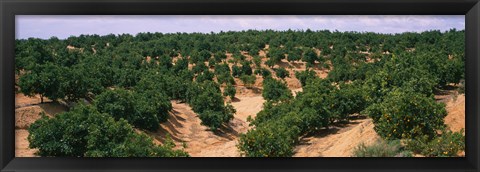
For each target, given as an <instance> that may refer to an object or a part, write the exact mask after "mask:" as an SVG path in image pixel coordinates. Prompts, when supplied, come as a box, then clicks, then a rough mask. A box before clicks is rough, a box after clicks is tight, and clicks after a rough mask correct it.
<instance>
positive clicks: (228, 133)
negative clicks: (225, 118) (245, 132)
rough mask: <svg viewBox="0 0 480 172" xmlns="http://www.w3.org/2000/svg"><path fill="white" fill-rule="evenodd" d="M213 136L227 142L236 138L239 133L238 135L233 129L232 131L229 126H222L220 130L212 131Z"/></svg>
mask: <svg viewBox="0 0 480 172" xmlns="http://www.w3.org/2000/svg"><path fill="white" fill-rule="evenodd" d="M212 132H213V133H214V134H215V135H217V136H219V137H222V138H225V139H228V140H234V139H236V138H238V136H239V135H240V133H238V132H237V131H236V130H235V129H233V128H232V127H231V126H230V125H228V124H227V125H222V126H221V127H220V128H218V129H217V130H214V131H212Z"/></svg>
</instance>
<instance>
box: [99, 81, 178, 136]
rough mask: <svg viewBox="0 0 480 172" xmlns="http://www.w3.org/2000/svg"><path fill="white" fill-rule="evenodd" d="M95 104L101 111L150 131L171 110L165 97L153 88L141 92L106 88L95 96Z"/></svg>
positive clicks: (157, 125) (156, 126)
mask: <svg viewBox="0 0 480 172" xmlns="http://www.w3.org/2000/svg"><path fill="white" fill-rule="evenodd" d="M95 106H96V107H97V109H98V111H99V112H101V113H106V114H109V115H111V116H112V117H113V118H115V119H117V120H119V119H125V120H127V121H128V122H129V123H130V124H132V125H134V126H136V127H138V128H141V129H146V130H151V131H155V130H157V129H158V127H159V122H164V121H166V119H167V117H168V112H169V111H171V110H172V105H171V103H170V101H169V100H168V99H167V97H166V96H165V95H164V94H162V93H161V92H158V91H155V90H152V91H144V92H143V93H141V94H138V93H135V92H132V91H128V90H124V89H115V90H107V91H105V92H103V93H102V94H100V95H98V96H97V97H96V99H95Z"/></svg>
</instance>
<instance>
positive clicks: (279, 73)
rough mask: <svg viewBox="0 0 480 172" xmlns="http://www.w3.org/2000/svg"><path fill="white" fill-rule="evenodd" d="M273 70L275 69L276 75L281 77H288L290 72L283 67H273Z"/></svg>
mask: <svg viewBox="0 0 480 172" xmlns="http://www.w3.org/2000/svg"><path fill="white" fill-rule="evenodd" d="M273 70H274V71H275V74H276V75H277V77H279V78H281V79H285V77H288V76H289V75H290V73H289V72H288V71H287V70H286V69H285V68H275V69H273Z"/></svg>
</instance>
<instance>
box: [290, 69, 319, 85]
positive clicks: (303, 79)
mask: <svg viewBox="0 0 480 172" xmlns="http://www.w3.org/2000/svg"><path fill="white" fill-rule="evenodd" d="M295 77H296V78H297V79H298V80H299V81H300V84H302V87H304V86H305V85H306V84H307V82H308V81H309V80H310V79H315V78H318V77H317V73H316V72H315V71H313V70H309V69H307V70H305V71H301V72H299V71H295Z"/></svg>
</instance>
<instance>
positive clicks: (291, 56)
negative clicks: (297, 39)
mask: <svg viewBox="0 0 480 172" xmlns="http://www.w3.org/2000/svg"><path fill="white" fill-rule="evenodd" d="M301 58H302V51H301V50H300V49H294V50H292V51H289V52H288V56H287V60H288V61H289V62H294V61H299V60H300V59H301Z"/></svg>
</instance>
